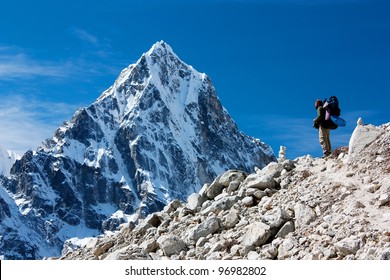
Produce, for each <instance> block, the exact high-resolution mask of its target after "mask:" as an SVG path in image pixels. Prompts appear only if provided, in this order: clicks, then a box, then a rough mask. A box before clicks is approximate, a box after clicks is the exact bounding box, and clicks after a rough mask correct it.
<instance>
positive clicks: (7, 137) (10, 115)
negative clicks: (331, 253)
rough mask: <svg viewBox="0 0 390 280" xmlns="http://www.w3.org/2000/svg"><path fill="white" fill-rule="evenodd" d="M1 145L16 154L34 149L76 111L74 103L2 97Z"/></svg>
mask: <svg viewBox="0 0 390 280" xmlns="http://www.w3.org/2000/svg"><path fill="white" fill-rule="evenodd" d="M1 101H2V102H1V103H0V144H1V145H2V146H3V147H5V148H6V149H9V150H13V151H15V152H16V153H18V154H19V155H21V154H23V153H24V152H26V151H27V150H28V149H32V150H35V149H36V148H37V147H38V146H39V145H40V144H41V142H42V141H44V140H45V139H47V138H50V137H52V136H53V135H54V132H55V130H56V128H58V127H59V126H60V125H61V124H62V122H63V121H65V120H68V119H69V118H70V117H71V116H72V114H73V113H74V112H75V111H76V109H77V108H76V106H75V105H69V104H65V103H54V102H44V101H38V100H34V99H33V98H27V97H22V96H6V97H2V99H1Z"/></svg>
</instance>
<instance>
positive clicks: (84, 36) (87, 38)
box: [73, 27, 99, 45]
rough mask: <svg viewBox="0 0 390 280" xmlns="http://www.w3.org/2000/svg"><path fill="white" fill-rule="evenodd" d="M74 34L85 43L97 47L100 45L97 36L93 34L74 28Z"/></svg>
mask: <svg viewBox="0 0 390 280" xmlns="http://www.w3.org/2000/svg"><path fill="white" fill-rule="evenodd" d="M73 33H74V34H75V35H76V37H78V38H79V39H80V40H81V41H83V42H87V43H90V44H92V45H97V44H98V43H99V41H98V38H97V37H96V36H94V35H92V34H91V33H89V32H88V31H86V30H84V29H82V28H79V27H74V28H73Z"/></svg>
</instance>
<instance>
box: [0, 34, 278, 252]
mask: <svg viewBox="0 0 390 280" xmlns="http://www.w3.org/2000/svg"><path fill="white" fill-rule="evenodd" d="M275 160H276V158H275V156H274V154H273V151H272V149H271V148H270V147H269V146H268V145H266V144H265V143H262V142H261V141H259V140H257V139H254V138H252V137H249V136H246V135H244V134H243V133H242V132H240V131H239V130H238V128H237V125H236V124H235V123H234V121H233V120H232V118H231V117H230V116H229V114H228V113H227V111H226V110H225V109H224V108H223V106H222V105H221V103H220V101H219V99H218V97H217V94H216V91H215V89H214V87H213V85H212V83H211V80H210V79H209V77H207V75H205V74H201V73H199V72H197V71H196V70H195V69H194V68H193V67H191V66H189V65H187V64H185V63H184V62H182V61H181V60H180V59H179V58H178V57H177V55H176V54H175V53H174V52H173V50H172V49H171V47H170V46H169V45H168V44H166V43H165V42H162V41H161V42H157V43H156V44H155V45H153V47H152V48H151V49H150V50H149V51H148V52H147V53H144V54H143V55H142V56H141V58H140V59H139V60H138V61H137V62H136V63H135V64H132V65H130V66H129V67H127V68H126V69H124V70H123V71H122V73H121V74H120V76H119V77H118V79H117V80H116V81H115V83H114V84H113V86H111V87H110V88H109V89H108V90H107V91H105V92H104V93H103V94H102V95H101V96H100V97H99V98H98V99H97V100H96V101H95V102H94V103H93V104H91V105H90V106H89V107H87V108H82V109H80V110H78V111H77V112H76V113H75V115H74V116H73V118H72V119H71V120H70V121H68V122H65V123H64V124H63V125H62V126H61V127H59V128H58V129H57V131H56V133H55V135H54V136H53V137H52V138H51V139H47V140H46V141H45V142H44V143H43V144H42V145H41V147H39V148H38V149H37V151H35V152H33V151H28V152H27V153H26V154H24V155H23V156H22V158H21V159H20V160H18V161H16V163H15V164H14V165H13V167H12V169H11V171H10V175H11V177H10V178H6V177H4V176H3V177H0V186H2V187H3V188H1V196H0V215H1V217H2V223H1V225H0V235H2V236H3V237H2V239H1V240H0V256H3V258H6V259H39V258H42V257H45V256H53V255H59V254H60V251H61V249H62V245H63V242H64V241H65V240H66V239H69V238H72V237H78V238H83V237H87V236H93V235H97V234H99V233H101V232H103V231H104V230H114V229H116V228H117V227H118V225H119V224H121V223H123V222H126V221H128V220H129V219H138V218H142V217H145V216H146V215H147V214H149V213H151V212H155V211H158V210H161V209H162V208H163V206H164V205H166V204H167V203H168V202H169V201H171V200H173V199H176V198H178V199H184V198H185V197H187V196H188V195H189V194H191V193H193V192H196V191H198V190H199V188H200V187H201V186H202V185H203V184H204V183H206V182H211V181H212V180H213V178H214V177H215V176H216V175H218V174H220V173H222V172H224V171H226V170H229V169H240V170H243V171H246V172H250V171H253V169H254V168H255V167H259V168H262V167H264V166H265V165H267V164H268V163H269V162H272V161H275ZM14 217H16V218H17V219H14ZM19 224H22V225H19ZM18 227H20V228H24V229H25V231H18V229H17V228H18Z"/></svg>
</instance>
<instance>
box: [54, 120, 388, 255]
mask: <svg viewBox="0 0 390 280" xmlns="http://www.w3.org/2000/svg"><path fill="white" fill-rule="evenodd" d="M389 141H390V123H388V124H384V125H381V126H372V125H358V126H357V127H356V129H355V131H354V133H353V135H352V137H351V140H350V143H349V147H342V148H339V149H337V150H336V151H335V152H334V153H333V155H332V156H331V157H328V158H326V159H322V158H313V157H311V156H310V155H307V156H303V157H299V158H297V159H295V160H288V159H286V158H285V149H281V152H280V153H279V159H278V162H274V163H270V164H269V165H267V166H266V167H264V168H262V169H257V170H256V172H255V173H251V174H248V173H246V172H243V171H239V170H229V171H227V172H225V173H223V174H221V175H219V176H218V177H217V178H215V180H214V181H213V182H212V183H211V184H205V185H204V186H203V188H202V189H201V190H200V192H199V193H193V194H191V195H190V196H189V197H188V199H187V201H185V202H184V201H180V200H174V201H172V202H171V203H169V205H167V206H166V207H165V208H164V209H163V210H162V211H160V212H155V213H153V214H150V215H148V216H147V217H146V218H145V219H144V220H143V221H141V222H140V223H139V224H137V225H136V224H134V223H127V224H123V225H122V227H121V229H120V230H119V231H117V232H111V233H106V234H105V235H102V236H100V237H98V238H93V239H88V240H84V243H79V244H82V245H80V247H78V248H75V247H74V243H72V242H68V243H66V244H65V247H64V250H63V256H62V257H61V259H100V260H120V259H153V260H157V259H174V260H177V259H180V260H182V259H187V260H188V259H189V260H191V259H193V260H200V259H210V260H219V259H252V260H254V259H279V260H283V259H306V260H311V259H323V260H328V259H349V260H352V259H365V260H371V259H382V260H383V259H386V260H388V259H390V175H389V174H390V167H389V166H390V165H389V163H390V145H389V144H388V143H389Z"/></svg>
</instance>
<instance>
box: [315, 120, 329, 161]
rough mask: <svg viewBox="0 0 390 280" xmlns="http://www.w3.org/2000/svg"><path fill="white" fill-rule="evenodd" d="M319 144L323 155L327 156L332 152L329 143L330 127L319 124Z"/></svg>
mask: <svg viewBox="0 0 390 280" xmlns="http://www.w3.org/2000/svg"><path fill="white" fill-rule="evenodd" d="M318 133H319V138H320V145H321V147H322V151H323V153H324V156H329V155H330V154H331V153H332V147H331V145H330V129H328V128H323V127H322V126H321V125H320V127H319V129H318Z"/></svg>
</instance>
